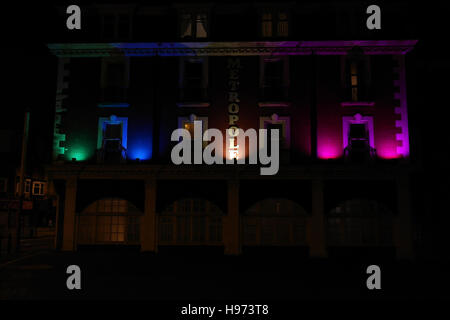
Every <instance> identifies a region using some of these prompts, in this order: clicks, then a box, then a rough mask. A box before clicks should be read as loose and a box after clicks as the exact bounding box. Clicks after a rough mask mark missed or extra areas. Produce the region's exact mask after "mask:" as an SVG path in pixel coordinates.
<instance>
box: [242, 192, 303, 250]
mask: <svg viewBox="0 0 450 320" xmlns="http://www.w3.org/2000/svg"><path fill="white" fill-rule="evenodd" d="M307 217H308V213H307V211H306V210H305V209H304V208H303V207H302V206H301V205H299V204H298V203H297V202H295V201H293V200H290V199H286V198H266V199H264V200H260V201H258V202H256V203H254V204H253V205H252V206H251V207H250V208H249V209H248V210H246V211H245V213H244V214H243V216H242V218H241V223H242V242H243V245H244V246H306V220H307Z"/></svg>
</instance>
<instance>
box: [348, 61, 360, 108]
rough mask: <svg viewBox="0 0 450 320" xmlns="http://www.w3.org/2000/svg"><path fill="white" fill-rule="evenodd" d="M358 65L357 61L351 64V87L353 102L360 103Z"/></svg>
mask: <svg viewBox="0 0 450 320" xmlns="http://www.w3.org/2000/svg"><path fill="white" fill-rule="evenodd" d="M358 77H359V74H358V64H357V63H356V62H355V61H352V62H351V63H350V78H351V79H350V85H351V91H352V101H358Z"/></svg>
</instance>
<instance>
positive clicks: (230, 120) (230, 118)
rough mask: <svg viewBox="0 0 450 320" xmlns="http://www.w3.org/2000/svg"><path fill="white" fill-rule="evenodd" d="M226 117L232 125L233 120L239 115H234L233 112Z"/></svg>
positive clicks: (236, 119) (237, 118)
mask: <svg viewBox="0 0 450 320" xmlns="http://www.w3.org/2000/svg"><path fill="white" fill-rule="evenodd" d="M228 119H229V120H228V122H229V124H230V125H234V124H235V122H236V121H238V120H239V116H237V115H235V114H230V115H229V116H228Z"/></svg>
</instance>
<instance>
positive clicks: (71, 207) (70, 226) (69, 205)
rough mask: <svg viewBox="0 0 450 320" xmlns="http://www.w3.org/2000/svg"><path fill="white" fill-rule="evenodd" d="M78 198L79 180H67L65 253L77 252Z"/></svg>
mask: <svg viewBox="0 0 450 320" xmlns="http://www.w3.org/2000/svg"><path fill="white" fill-rule="evenodd" d="M76 198H77V179H76V177H70V178H68V179H67V180H66V194H65V200H64V222H63V223H64V227H63V244H62V250H63V251H74V250H75V238H74V235H75V206H76Z"/></svg>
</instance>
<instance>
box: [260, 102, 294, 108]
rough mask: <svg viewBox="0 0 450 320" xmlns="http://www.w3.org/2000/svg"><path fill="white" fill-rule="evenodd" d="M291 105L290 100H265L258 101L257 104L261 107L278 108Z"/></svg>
mask: <svg viewBox="0 0 450 320" xmlns="http://www.w3.org/2000/svg"><path fill="white" fill-rule="evenodd" d="M290 105H291V103H290V102H280V101H278V102H275V101H267V102H258V106H259V107H261V108H272V107H275V108H278V107H289V106H290Z"/></svg>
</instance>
